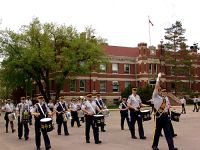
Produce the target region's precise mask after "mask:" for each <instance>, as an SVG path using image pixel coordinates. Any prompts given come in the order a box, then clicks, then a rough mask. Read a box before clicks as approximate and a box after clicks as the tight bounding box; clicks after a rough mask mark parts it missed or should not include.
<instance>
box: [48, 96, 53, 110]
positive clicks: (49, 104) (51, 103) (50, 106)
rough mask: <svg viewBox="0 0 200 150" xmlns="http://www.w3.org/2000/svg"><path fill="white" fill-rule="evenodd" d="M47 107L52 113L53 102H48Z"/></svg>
mask: <svg viewBox="0 0 200 150" xmlns="http://www.w3.org/2000/svg"><path fill="white" fill-rule="evenodd" d="M47 106H48V107H49V109H50V110H51V111H52V112H53V109H54V103H53V100H52V99H50V100H49V103H48V105H47Z"/></svg>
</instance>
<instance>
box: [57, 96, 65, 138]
mask: <svg viewBox="0 0 200 150" xmlns="http://www.w3.org/2000/svg"><path fill="white" fill-rule="evenodd" d="M54 111H55V112H56V123H57V124H58V130H57V133H58V135H61V127H62V124H63V127H64V133H65V135H66V136H67V135H69V132H68V128H67V116H66V112H67V111H68V105H67V103H66V102H65V101H64V96H60V97H59V101H58V102H57V103H56V104H55V107H54Z"/></svg>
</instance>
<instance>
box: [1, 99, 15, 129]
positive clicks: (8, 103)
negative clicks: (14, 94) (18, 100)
mask: <svg viewBox="0 0 200 150" xmlns="http://www.w3.org/2000/svg"><path fill="white" fill-rule="evenodd" d="M2 111H3V112H5V116H4V120H5V121H6V133H8V124H9V122H10V127H11V130H12V133H14V132H15V129H14V123H13V121H9V119H8V115H9V114H11V113H13V112H14V111H15V106H14V104H13V103H12V102H11V99H7V101H6V103H5V105H4V106H3V107H2Z"/></svg>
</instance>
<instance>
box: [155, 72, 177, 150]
mask: <svg viewBox="0 0 200 150" xmlns="http://www.w3.org/2000/svg"><path fill="white" fill-rule="evenodd" d="M160 77H161V73H159V74H158V78H157V80H156V85H155V89H154V92H153V95H152V99H153V102H154V108H155V109H156V113H155V124H156V127H155V132H154V137H153V144H152V149H153V150H159V149H158V142H159V138H160V134H161V130H162V129H163V130H164V134H165V137H166V140H167V144H168V147H169V150H178V148H175V147H174V141H173V136H172V133H171V128H170V119H169V116H168V115H169V114H168V111H169V104H168V101H166V99H165V97H164V96H163V93H162V91H161V87H160V83H159V81H160Z"/></svg>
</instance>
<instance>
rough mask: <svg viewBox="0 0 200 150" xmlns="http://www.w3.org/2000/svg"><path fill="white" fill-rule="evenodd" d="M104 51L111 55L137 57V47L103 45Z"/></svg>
mask: <svg viewBox="0 0 200 150" xmlns="http://www.w3.org/2000/svg"><path fill="white" fill-rule="evenodd" d="M105 53H106V54H107V55H112V56H128V57H138V56H139V48H138V47H122V46H111V45H105Z"/></svg>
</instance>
